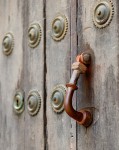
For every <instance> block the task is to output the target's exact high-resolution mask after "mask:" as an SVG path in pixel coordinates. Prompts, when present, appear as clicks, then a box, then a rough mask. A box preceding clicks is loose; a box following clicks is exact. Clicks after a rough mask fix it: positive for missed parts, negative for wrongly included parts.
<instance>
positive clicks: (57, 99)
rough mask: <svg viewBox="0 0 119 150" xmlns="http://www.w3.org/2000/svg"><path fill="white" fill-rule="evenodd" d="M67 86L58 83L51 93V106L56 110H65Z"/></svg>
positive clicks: (59, 111)
mask: <svg viewBox="0 0 119 150" xmlns="http://www.w3.org/2000/svg"><path fill="white" fill-rule="evenodd" d="M66 90H67V88H66V87H65V86H64V85H62V84H60V85H57V86H56V87H55V88H54V89H53V91H52V94H51V106H52V109H53V110H54V112H56V113H61V112H62V111H63V110H64V98H65V94H66Z"/></svg>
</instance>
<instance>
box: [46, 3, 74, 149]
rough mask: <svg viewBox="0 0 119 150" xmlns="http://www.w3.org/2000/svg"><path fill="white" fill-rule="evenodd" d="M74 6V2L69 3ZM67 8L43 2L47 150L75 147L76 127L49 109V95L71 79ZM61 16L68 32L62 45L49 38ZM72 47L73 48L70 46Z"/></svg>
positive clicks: (68, 118) (66, 5) (62, 5)
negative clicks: (66, 19) (58, 16)
mask: <svg viewBox="0 0 119 150" xmlns="http://www.w3.org/2000/svg"><path fill="white" fill-rule="evenodd" d="M72 3H73V1H72ZM70 6H71V1H66V0H65V1H61V0H57V1H55V2H54V0H50V1H48V0H46V64H47V66H46V67H47V73H46V87H47V99H46V116H47V138H48V140H47V143H46V144H47V148H48V149H49V150H54V149H56V150H59V149H62V150H64V149H65V150H69V149H70V148H74V149H75V147H76V136H75V125H76V124H75V123H74V122H73V123H72V121H71V119H70V117H69V116H67V114H66V113H65V112H63V113H61V114H57V113H55V112H54V111H53V109H52V107H51V100H50V97H51V93H52V91H53V89H54V88H55V86H56V85H59V84H64V85H65V84H66V83H67V82H68V81H69V79H70V63H71V60H70V57H71V45H70V44H71V39H70V34H71V32H70ZM58 14H62V15H65V16H66V17H67V18H68V32H67V34H66V36H65V38H64V39H63V40H61V41H57V42H56V41H54V40H53V39H52V37H51V30H52V21H53V19H54V18H55V17H56V16H57V15H58ZM72 47H73V46H72Z"/></svg>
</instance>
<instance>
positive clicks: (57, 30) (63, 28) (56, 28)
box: [51, 15, 68, 41]
mask: <svg viewBox="0 0 119 150" xmlns="http://www.w3.org/2000/svg"><path fill="white" fill-rule="evenodd" d="M67 30H68V20H67V18H66V16H64V15H59V16H57V17H55V18H54V20H53V22H52V33H51V35H52V38H53V39H54V40H55V41H60V40H62V39H63V38H64V37H65V35H66V33H67Z"/></svg>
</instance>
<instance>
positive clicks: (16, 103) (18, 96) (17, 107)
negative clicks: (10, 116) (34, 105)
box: [13, 90, 24, 114]
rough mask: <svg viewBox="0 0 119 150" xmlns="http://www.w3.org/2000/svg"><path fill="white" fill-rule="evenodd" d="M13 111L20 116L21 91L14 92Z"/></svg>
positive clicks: (22, 94) (21, 110)
mask: <svg viewBox="0 0 119 150" xmlns="http://www.w3.org/2000/svg"><path fill="white" fill-rule="evenodd" d="M13 109H14V112H15V113H17V114H21V113H22V112H23V111H24V92H23V91H21V90H18V91H16V93H15V95H14V100H13Z"/></svg>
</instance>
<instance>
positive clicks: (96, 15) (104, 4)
mask: <svg viewBox="0 0 119 150" xmlns="http://www.w3.org/2000/svg"><path fill="white" fill-rule="evenodd" d="M113 15H114V6H113V3H112V1H111V0H110V1H108V0H100V1H99V2H97V4H96V5H95V7H94V12H93V22H94V24H95V26H96V27H98V28H104V27H106V26H108V25H109V24H110V22H111V21H112V18H113Z"/></svg>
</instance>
